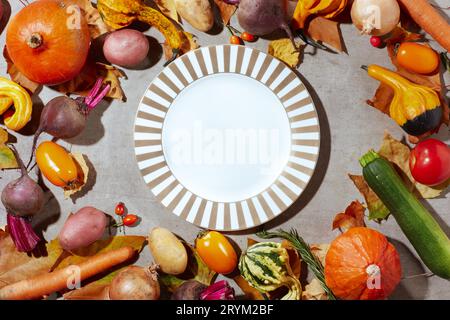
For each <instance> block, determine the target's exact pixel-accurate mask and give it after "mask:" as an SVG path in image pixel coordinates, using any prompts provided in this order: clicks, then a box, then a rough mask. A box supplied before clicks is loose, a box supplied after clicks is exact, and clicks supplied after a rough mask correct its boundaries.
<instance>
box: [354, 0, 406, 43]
mask: <svg viewBox="0 0 450 320" xmlns="http://www.w3.org/2000/svg"><path fill="white" fill-rule="evenodd" d="M351 16H352V21H353V24H354V25H355V26H356V27H357V28H358V29H359V30H361V33H362V34H371V35H374V36H383V35H385V34H388V33H389V32H391V31H392V30H394V28H395V27H396V26H397V25H398V23H399V21H400V6H399V5H398V3H397V1H396V0H355V1H354V2H353V6H352V10H351Z"/></svg>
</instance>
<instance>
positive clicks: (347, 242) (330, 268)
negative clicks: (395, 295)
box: [325, 227, 402, 300]
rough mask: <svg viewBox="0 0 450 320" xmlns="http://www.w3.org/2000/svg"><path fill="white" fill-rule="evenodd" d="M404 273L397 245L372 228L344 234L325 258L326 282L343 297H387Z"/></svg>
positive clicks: (364, 298)
mask: <svg viewBox="0 0 450 320" xmlns="http://www.w3.org/2000/svg"><path fill="white" fill-rule="evenodd" d="M401 275H402V269H401V265H400V257H399V255H398V252H397V250H396V249H395V247H394V246H393V245H392V244H391V243H389V242H388V241H387V239H386V237H385V236H384V235H383V234H381V233H380V232H378V231H375V230H372V229H369V228H363V227H357V228H352V229H350V230H348V231H347V232H345V233H343V234H341V235H340V236H339V237H337V238H336V239H335V240H334V241H333V242H332V243H331V245H330V249H329V250H328V253H327V256H326V259H325V282H326V284H327V286H328V287H329V288H330V289H331V291H333V293H334V294H335V295H336V296H337V297H338V298H340V299H345V300H375V299H385V298H387V297H388V296H389V295H390V294H391V293H392V291H394V289H395V287H396V286H397V285H398V283H399V282H400V278H401Z"/></svg>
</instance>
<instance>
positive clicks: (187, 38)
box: [162, 31, 200, 60]
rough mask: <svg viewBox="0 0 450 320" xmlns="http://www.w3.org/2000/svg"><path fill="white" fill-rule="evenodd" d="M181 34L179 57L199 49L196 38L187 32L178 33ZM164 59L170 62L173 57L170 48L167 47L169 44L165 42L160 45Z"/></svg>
mask: <svg viewBox="0 0 450 320" xmlns="http://www.w3.org/2000/svg"><path fill="white" fill-rule="evenodd" d="M180 33H182V39H183V44H182V46H181V49H180V55H183V54H185V53H187V52H189V51H192V50H195V49H197V48H199V47H200V46H199V44H198V43H197V38H196V37H195V36H194V35H193V34H192V33H189V32H187V31H180ZM162 47H163V52H164V57H165V58H166V60H170V59H171V58H172V56H173V52H172V48H171V47H170V46H169V43H168V42H167V41H165V42H164V43H163V45H162Z"/></svg>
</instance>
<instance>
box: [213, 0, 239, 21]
mask: <svg viewBox="0 0 450 320" xmlns="http://www.w3.org/2000/svg"><path fill="white" fill-rule="evenodd" d="M214 2H215V4H216V6H217V8H218V9H219V12H220V17H221V18H222V21H223V24H224V25H227V24H229V23H230V19H231V17H232V16H233V14H234V13H235V12H236V9H237V5H236V4H228V3H225V2H224V1H223V0H214Z"/></svg>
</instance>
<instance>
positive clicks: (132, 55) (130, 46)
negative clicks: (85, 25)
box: [103, 29, 150, 68]
mask: <svg viewBox="0 0 450 320" xmlns="http://www.w3.org/2000/svg"><path fill="white" fill-rule="evenodd" d="M149 49H150V44H149V42H148V40H147V37H146V36H145V35H144V34H143V33H142V32H139V31H137V30H132V29H123V30H119V31H115V32H113V33H110V34H109V35H108V36H107V37H106V39H105V43H104V44H103V54H104V55H105V58H106V60H108V61H109V62H111V63H112V64H116V65H118V66H121V67H125V68H133V67H136V66H138V65H139V64H140V63H142V62H143V61H144V60H145V58H146V57H147V55H148V51H149Z"/></svg>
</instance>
